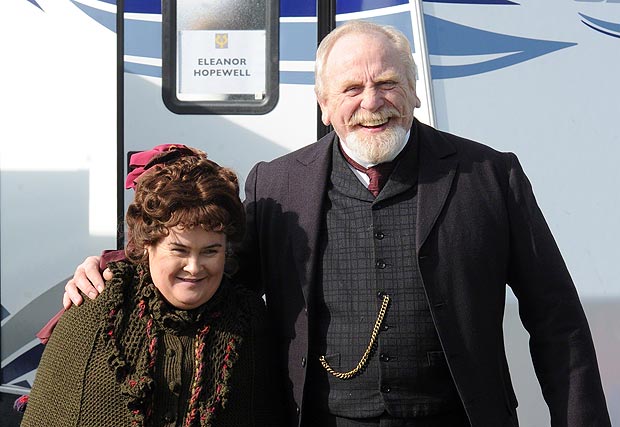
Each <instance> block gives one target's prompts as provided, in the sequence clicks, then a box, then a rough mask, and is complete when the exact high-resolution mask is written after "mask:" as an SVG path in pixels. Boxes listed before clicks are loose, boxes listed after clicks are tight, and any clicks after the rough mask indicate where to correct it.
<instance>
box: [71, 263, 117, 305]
mask: <svg viewBox="0 0 620 427" xmlns="http://www.w3.org/2000/svg"><path fill="white" fill-rule="evenodd" d="M100 260H101V258H100V257H98V256H90V257H88V258H86V259H85V260H84V262H83V263H82V264H80V265H78V267H77V268H76V269H75V273H73V278H72V279H70V280H69V281H68V282H67V284H66V285H65V294H64V295H63V296H62V305H63V306H64V307H65V309H68V308H69V307H71V305H72V304H75V305H80V304H82V302H83V299H82V295H80V292H79V291H82V292H83V293H84V294H86V295H88V297H89V298H90V299H95V298H96V297H97V295H99V293H100V292H102V291H103V288H104V282H103V279H104V278H105V279H106V280H108V279H111V278H112V273H111V272H110V270H108V269H106V270H105V271H104V272H103V276H102V275H101V272H100V271H99V262H100Z"/></svg>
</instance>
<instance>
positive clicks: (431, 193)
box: [413, 120, 458, 253]
mask: <svg viewBox="0 0 620 427" xmlns="http://www.w3.org/2000/svg"><path fill="white" fill-rule="evenodd" d="M413 132H415V133H416V137H417V142H418V144H420V145H419V146H420V151H419V153H420V162H419V172H418V173H419V174H418V216H417V218H418V220H417V230H416V231H417V232H416V251H417V252H418V253H419V251H420V248H421V247H422V245H423V244H424V242H425V241H426V239H427V238H428V236H429V234H430V232H431V230H432V228H433V226H434V225H435V223H436V221H437V218H438V217H439V214H440V213H441V210H442V209H443V207H444V205H445V203H446V200H447V198H448V194H449V193H450V188H451V187H452V182H453V180H454V175H455V173H456V169H457V166H458V160H457V156H456V149H455V148H454V146H453V145H452V144H451V143H450V142H448V141H447V140H446V139H445V137H444V136H443V135H442V134H441V133H440V132H438V131H437V130H435V129H433V128H431V127H429V126H426V125H424V124H422V123H420V122H418V121H417V120H416V121H415V123H414V129H413Z"/></svg>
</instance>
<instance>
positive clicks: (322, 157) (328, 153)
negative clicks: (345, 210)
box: [288, 132, 336, 304]
mask: <svg viewBox="0 0 620 427" xmlns="http://www.w3.org/2000/svg"><path fill="white" fill-rule="evenodd" d="M335 141H336V134H335V133H334V132H330V133H328V134H327V135H325V136H324V137H323V138H321V139H320V140H319V141H318V142H316V143H314V144H312V145H310V146H308V147H306V148H304V149H301V150H300V151H299V152H297V154H296V156H295V161H296V165H295V166H294V167H293V168H292V169H290V170H289V176H288V178H289V181H288V182H289V188H288V198H289V203H290V207H291V208H292V210H293V212H297V213H298V214H299V218H298V223H299V226H300V229H301V230H304V231H305V233H306V236H299V237H300V238H296V239H294V240H293V241H292V242H291V244H292V246H293V253H294V254H295V259H296V262H297V271H298V273H299V275H300V279H301V282H300V283H301V284H302V292H303V294H304V298H305V300H306V304H307V303H308V301H310V299H309V295H310V286H311V284H312V283H314V281H315V279H316V271H317V269H316V268H315V267H316V262H317V259H318V255H319V252H320V247H319V235H320V227H321V218H322V215H323V209H324V205H323V203H324V200H325V191H326V189H327V181H328V177H329V173H330V170H331V165H332V147H333V144H334V142H335ZM303 237H305V239H304V238H303Z"/></svg>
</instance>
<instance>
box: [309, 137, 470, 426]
mask: <svg viewBox="0 0 620 427" xmlns="http://www.w3.org/2000/svg"><path fill="white" fill-rule="evenodd" d="M405 150H407V151H405V152H404V153H403V154H402V155H401V156H400V157H401V159H400V160H399V162H398V164H397V166H396V168H395V170H394V171H393V173H392V175H391V176H390V179H389V181H388V182H387V184H386V185H385V187H384V188H383V190H382V191H381V193H380V194H379V195H378V196H377V198H376V199H375V198H374V197H373V196H372V195H371V194H370V192H369V191H368V190H367V189H366V188H365V187H364V186H363V184H362V183H361V182H360V181H359V180H358V179H357V178H356V177H355V175H354V174H353V172H352V171H351V170H350V168H349V167H348V165H347V163H346V161H345V160H344V158H343V157H342V154H341V153H340V151H339V149H338V147H337V144H334V153H333V162H332V172H331V176H330V183H329V188H328V191H327V200H326V209H325V213H324V218H323V223H322V229H321V251H322V252H321V255H322V256H321V261H320V262H319V267H320V273H319V278H320V279H321V283H320V284H319V285H318V286H317V292H316V294H315V296H314V297H315V307H316V310H315V311H314V315H315V316H316V319H315V323H314V324H315V325H318V327H317V328H316V329H315V330H314V331H313V341H312V342H313V348H314V350H315V352H318V353H319V354H322V355H325V357H326V360H327V361H328V363H329V364H330V365H331V367H332V368H333V369H334V370H336V371H339V372H347V371H349V370H351V369H353V368H354V367H355V366H356V365H357V364H358V362H359V361H360V358H361V357H362V355H363V354H364V351H365V350H366V348H367V346H368V344H369V341H370V337H371V331H372V328H373V326H374V323H375V321H376V319H377V315H378V312H379V308H380V306H381V295H382V294H383V293H386V294H388V295H389V296H390V305H389V307H388V310H387V314H386V316H385V320H384V321H383V327H382V328H381V331H380V333H379V338H378V341H377V345H376V347H375V351H374V352H373V353H372V355H371V357H370V359H369V361H368V363H367V365H366V367H365V369H363V370H362V371H361V373H360V374H358V375H356V376H355V377H353V378H352V379H348V380H341V379H338V378H336V377H334V376H332V375H329V374H327V373H326V371H325V370H324V369H323V368H322V367H321V366H319V365H318V364H317V363H316V361H315V363H314V366H312V367H311V369H312V371H313V372H314V373H315V375H311V376H310V377H311V379H312V382H311V386H310V390H312V395H313V398H312V399H313V401H314V402H313V404H314V405H319V406H320V407H323V408H324V409H325V410H327V407H328V408H329V412H331V413H332V414H334V415H338V416H344V417H356V418H364V417H373V416H378V415H381V414H382V413H384V412H385V411H387V412H388V413H389V414H390V415H393V416H397V417H417V416H425V415H434V414H438V413H442V412H447V411H452V410H454V409H456V408H459V407H461V404H460V401H459V399H458V396H457V392H456V389H455V387H454V383H453V381H452V378H451V376H450V373H449V370H448V367H447V364H446V361H445V357H444V355H443V352H442V348H441V344H440V342H439V338H438V336H437V332H436V330H435V327H434V324H433V320H432V318H431V314H430V311H429V308H428V303H427V301H426V296H425V291H424V288H423V286H422V283H421V282H420V281H421V279H420V275H419V272H418V266H417V261H416V260H417V257H416V253H415V223H416V207H417V197H416V193H417V185H416V184H417V183H416V179H417V159H416V157H417V156H416V150H415V146H414V144H413V143H412V142H410V143H409V144H408V146H407V147H406V148H405ZM314 359H315V360H316V357H315V358H314ZM317 378H318V379H317ZM326 405H327V406H326Z"/></svg>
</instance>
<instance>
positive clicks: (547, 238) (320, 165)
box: [239, 120, 610, 427]
mask: <svg viewBox="0 0 620 427" xmlns="http://www.w3.org/2000/svg"><path fill="white" fill-rule="evenodd" d="M411 140H412V141H413V142H414V143H415V144H418V148H419V149H418V150H417V152H418V153H419V162H418V164H419V173H418V207H417V209H418V212H417V224H416V227H417V230H416V236H417V244H416V253H412V254H411V256H412V257H415V258H416V260H417V263H418V267H419V269H418V270H419V272H420V273H419V274H420V275H421V278H420V279H421V282H422V283H423V285H424V288H425V290H426V295H427V299H428V305H429V308H430V310H431V314H432V317H433V320H434V322H435V327H436V329H437V332H438V334H439V337H440V340H441V344H442V346H443V350H444V352H445V355H446V359H447V362H448V366H449V368H450V371H451V374H452V377H453V379H454V382H455V384H456V387H457V390H458V392H459V395H460V397H461V400H462V402H463V405H464V407H465V410H466V412H467V414H468V417H469V419H470V421H471V424H472V425H473V426H474V427H489V426H493V427H499V426H509V425H510V426H512V425H513V423H514V422H515V421H514V420H515V419H516V415H515V408H516V405H517V401H516V398H515V394H514V392H513V387H512V384H511V380H510V375H509V372H508V366H507V362H506V355H505V350H504V339H503V331H502V320H503V315H504V304H505V298H506V284H508V285H509V286H510V287H511V288H512V290H513V292H514V294H515V295H516V296H517V298H518V300H519V313H520V316H521V320H522V322H523V324H524V326H525V328H526V329H527V331H528V332H529V334H530V337H531V338H530V351H531V356H532V359H533V363H534V367H535V370H536V374H537V376H538V380H539V382H540V385H541V387H542V391H543V395H544V398H545V400H546V402H547V404H548V406H549V408H550V414H551V422H552V425H553V426H554V427H555V426H571V427H584V426H609V425H610V422H609V417H608V412H607V408H606V404H605V398H604V396H603V392H602V387H601V381H600V376H599V371H598V366H597V362H596V356H595V351H594V347H593V343H592V338H591V335H590V331H589V327H588V324H587V321H586V318H585V315H584V312H583V309H582V306H581V304H580V302H579V299H578V295H577V292H576V290H575V287H574V285H573V283H572V280H571V278H570V275H569V273H568V270H567V268H566V266H565V264H564V261H563V260H562V256H561V254H560V252H559V250H558V248H557V245H556V243H555V241H554V238H553V236H552V235H551V232H550V230H549V228H548V226H547V224H546V222H545V219H544V218H543V215H542V213H541V211H540V209H539V207H538V205H537V203H536V200H535V198H534V194H533V192H532V189H531V186H530V183H529V181H528V179H527V177H526V176H525V174H524V172H523V170H522V168H521V166H520V164H519V162H518V160H517V157H516V156H515V155H514V154H512V153H501V152H498V151H495V150H493V149H491V148H489V147H487V146H484V145H482V144H479V143H476V142H473V141H470V140H467V139H464V138H460V137H457V136H454V135H451V134H448V133H444V132H440V131H438V130H436V129H433V128H432V127H429V126H426V125H424V124H422V123H420V122H418V121H417V120H416V121H414V124H413V127H412V131H411ZM336 141H337V138H336V136H335V134H334V133H333V132H332V133H330V134H328V135H327V136H325V137H324V138H322V139H321V140H320V141H318V142H317V143H315V144H312V145H310V146H307V147H304V148H302V149H300V150H298V151H295V152H293V153H290V154H287V155H285V156H283V157H281V158H278V159H276V160H274V161H272V162H268V163H266V162H262V163H259V164H257V165H256V166H255V167H254V168H253V169H252V171H251V172H250V174H249V176H248V179H247V181H246V208H247V215H248V230H247V233H246V240H245V241H244V243H243V245H242V246H241V248H240V254H239V255H240V260H241V262H242V270H241V271H243V273H244V274H249V275H250V276H251V277H250V279H251V280H249V281H248V283H256V282H257V279H258V281H259V282H260V284H261V286H262V287H263V290H264V292H265V295H266V299H267V306H268V312H269V317H270V320H271V322H272V326H273V328H274V331H275V332H276V334H277V339H278V349H277V352H278V357H279V358H280V360H279V362H280V363H281V366H284V367H286V370H287V372H285V375H284V378H285V380H284V381H285V384H284V387H285V388H286V392H287V393H286V394H287V396H288V398H287V402H286V404H287V412H288V414H289V417H290V418H289V419H290V425H297V424H298V423H299V420H300V419H301V416H303V406H302V402H303V393H304V384H305V382H306V368H307V366H308V358H309V357H314V356H313V355H311V354H312V353H309V349H308V334H309V327H310V326H311V325H310V322H312V319H313V311H312V310H313V306H312V292H313V287H314V286H315V285H316V280H317V266H318V265H319V263H320V260H319V259H318V258H319V256H318V255H319V254H320V250H319V248H320V244H319V241H318V240H319V228H320V226H321V219H322V210H323V202H324V200H325V195H326V188H327V184H328V178H329V174H330V168H331V156H332V144H334V143H336ZM410 151H416V150H410ZM386 202H389V200H388V201H386ZM369 262H372V260H369ZM360 339H363V340H364V341H365V340H367V337H360Z"/></svg>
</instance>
